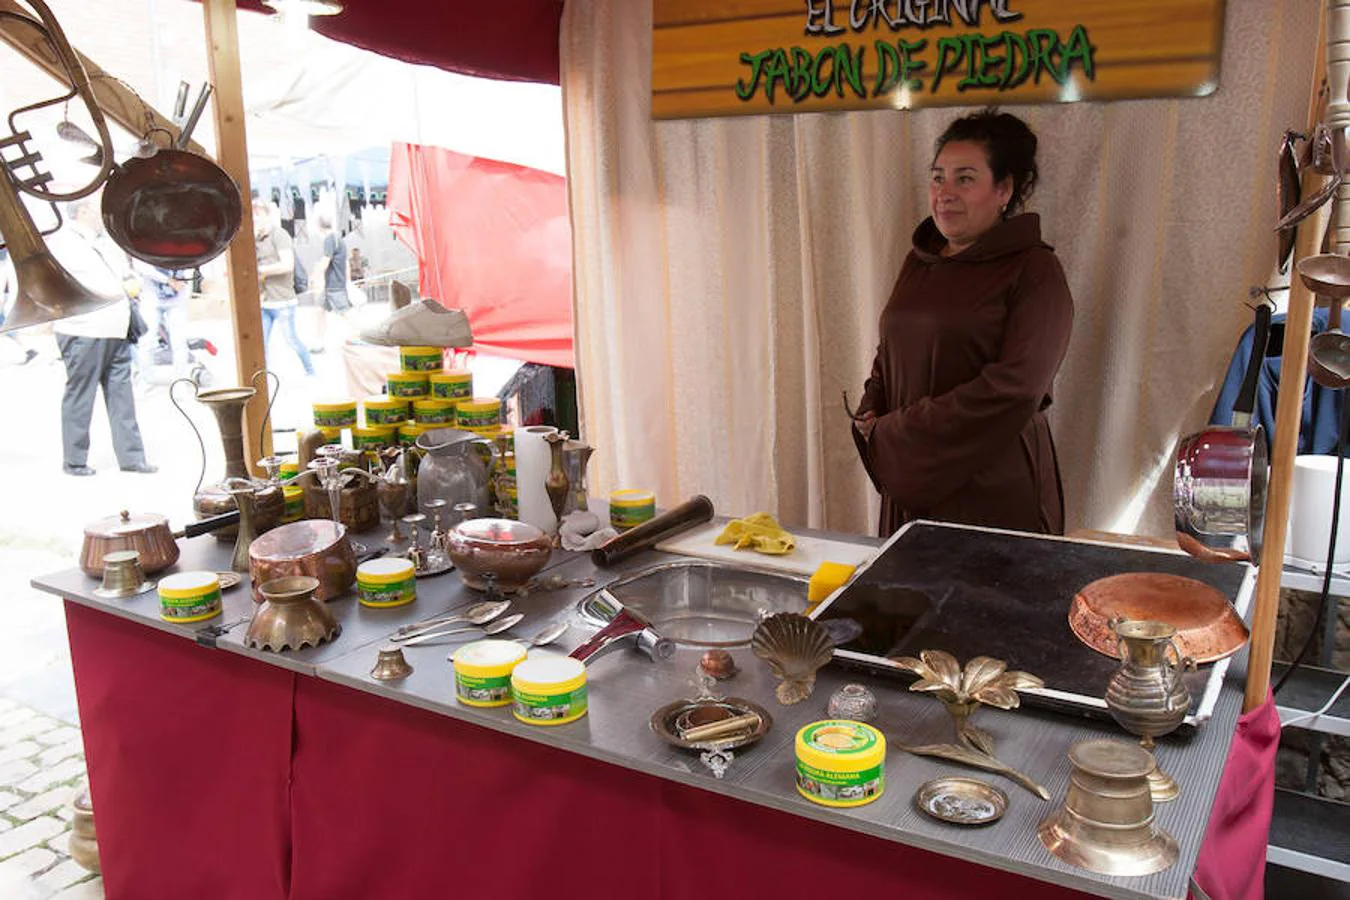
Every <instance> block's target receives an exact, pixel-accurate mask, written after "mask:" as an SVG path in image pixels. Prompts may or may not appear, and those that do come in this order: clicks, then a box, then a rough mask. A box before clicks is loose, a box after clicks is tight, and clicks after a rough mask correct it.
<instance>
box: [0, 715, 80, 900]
mask: <svg viewBox="0 0 1350 900" xmlns="http://www.w3.org/2000/svg"><path fill="white" fill-rule="evenodd" d="M84 774H85V773H84V745H83V743H82V742H81V740H80V729H79V728H78V727H77V726H75V725H72V724H70V723H68V722H62V721H61V720H59V719H55V718H52V717H51V716H46V715H43V714H42V713H39V712H36V711H34V710H32V709H29V708H28V707H26V706H21V705H20V704H18V703H16V702H15V701H13V700H10V699H7V698H0V897H6V898H9V900H48V898H60V900H101V898H102V897H103V880H102V879H101V878H99V877H98V876H97V875H95V874H94V873H92V872H90V871H88V870H87V869H85V868H83V867H82V866H80V865H79V864H78V863H76V862H75V861H74V860H73V859H71V858H70V854H69V852H68V850H67V847H68V844H69V842H70V823H71V819H72V818H73V812H72V810H71V806H70V801H71V798H72V797H73V796H74V794H75V791H76V790H77V789H78V788H79V786H80V783H81V782H82V781H83V780H84Z"/></svg>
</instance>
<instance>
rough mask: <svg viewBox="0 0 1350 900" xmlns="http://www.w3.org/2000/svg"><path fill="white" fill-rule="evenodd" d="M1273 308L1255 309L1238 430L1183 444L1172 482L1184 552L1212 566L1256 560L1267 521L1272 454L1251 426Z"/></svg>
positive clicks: (1219, 429) (1236, 412) (1211, 431)
mask: <svg viewBox="0 0 1350 900" xmlns="http://www.w3.org/2000/svg"><path fill="white" fill-rule="evenodd" d="M1270 316H1271V308H1270V305H1269V304H1268V303H1264V302H1263V303H1261V304H1259V305H1258V306H1257V308H1256V327H1255V332H1254V335H1253V342H1252V353H1251V358H1250V359H1248V361H1247V370H1246V372H1245V374H1244V377H1243V379H1242V387H1241V389H1240V390H1239V392H1238V397H1237V401H1236V402H1235V403H1234V405H1233V424H1232V425H1230V426H1217V425H1214V426H1210V427H1209V428H1206V429H1204V430H1203V431H1197V432H1195V433H1194V434H1190V435H1187V436H1186V437H1184V438H1182V440H1181V442H1180V443H1179V444H1178V445H1177V455H1176V463H1175V470H1174V474H1173V481H1172V499H1173V508H1174V513H1175V522H1176V534H1177V545H1178V546H1180V547H1181V549H1183V550H1185V551H1186V552H1187V553H1189V554H1191V555H1192V556H1195V557H1197V558H1199V559H1203V560H1207V561H1211V562H1227V561H1242V560H1248V561H1249V560H1255V559H1257V558H1259V557H1260V555H1261V539H1262V535H1263V533H1264V531H1265V521H1266V486H1267V479H1268V477H1269V449H1268V447H1267V445H1266V437H1265V434H1264V432H1263V430H1262V428H1261V426H1260V425H1257V426H1255V427H1253V426H1252V424H1251V417H1252V410H1253V408H1254V407H1255V404H1256V385H1257V382H1258V380H1259V379H1260V377H1261V367H1262V364H1263V363H1264V362H1265V350H1266V341H1267V340H1268V339H1269V336H1270Z"/></svg>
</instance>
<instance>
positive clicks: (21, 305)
mask: <svg viewBox="0 0 1350 900" xmlns="http://www.w3.org/2000/svg"><path fill="white" fill-rule="evenodd" d="M0 237H3V238H4V239H5V245H6V246H7V247H9V254H10V261H11V262H13V263H14V279H15V281H16V282H17V290H16V292H15V294H16V296H15V300H14V305H13V306H12V307H11V308H10V311H9V314H8V315H7V316H5V321H4V323H3V324H0V334H3V333H4V332H7V331H15V330H17V329H19V328H27V327H28V326H30V325H39V324H41V323H43V322H51V321H53V320H55V319H64V318H66V317H67V316H78V315H81V314H83V313H87V312H93V311H94V310H96V309H100V308H102V307H104V306H107V305H108V304H110V303H115V302H116V301H117V298H116V297H112V296H108V295H107V294H98V293H95V292H94V291H91V290H89V289H88V288H87V287H85V286H84V285H82V284H80V282H78V281H76V280H75V277H74V276H73V275H71V274H70V273H69V272H67V271H66V270H65V268H64V267H62V265H61V264H60V263H58V262H57V261H56V259H55V257H53V256H52V254H51V251H50V250H48V249H47V246H46V244H44V243H43V241H42V236H41V235H40V234H39V233H38V230H37V226H36V225H34V224H33V218H32V216H30V215H29V214H28V210H27V209H26V208H24V205H23V203H22V202H21V201H20V200H19V195H18V192H17V191H15V189H14V182H13V181H12V180H11V177H10V175H9V170H8V169H7V168H6V167H5V166H3V165H0Z"/></svg>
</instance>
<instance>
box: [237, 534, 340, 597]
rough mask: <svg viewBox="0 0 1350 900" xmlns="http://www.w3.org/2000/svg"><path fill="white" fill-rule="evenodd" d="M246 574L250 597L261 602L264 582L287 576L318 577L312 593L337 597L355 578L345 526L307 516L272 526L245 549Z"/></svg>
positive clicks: (316, 595)
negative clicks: (246, 552) (251, 594)
mask: <svg viewBox="0 0 1350 900" xmlns="http://www.w3.org/2000/svg"><path fill="white" fill-rule="evenodd" d="M248 575H249V578H250V579H252V582H253V600H254V602H255V603H262V602H263V599H264V597H263V595H262V591H261V587H262V585H263V583H264V582H267V581H271V580H272V579H273V578H282V577H285V576H287V575H308V576H310V577H312V578H317V579H318V580H319V586H318V588H317V589H316V590H315V592H314V596H315V597H317V598H318V599H320V600H325V601H327V600H336V599H337V598H338V597H341V596H342V595H343V594H345V593H347V590H348V589H349V588H350V587H351V586H352V582H353V581H355V580H356V554H355V553H353V552H352V545H351V542H350V541H348V540H347V528H346V526H345V525H340V524H338V523H337V522H333V521H331V520H328V519H309V520H305V521H302V522H291V523H290V524H289V525H282V526H280V527H278V528H273V529H272V530H271V531H269V532H267V533H266V534H264V535H261V536H260V537H258V538H257V539H255V540H254V541H253V543H252V544H250V545H249V548H248Z"/></svg>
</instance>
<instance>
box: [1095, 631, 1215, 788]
mask: <svg viewBox="0 0 1350 900" xmlns="http://www.w3.org/2000/svg"><path fill="white" fill-rule="evenodd" d="M1112 628H1113V629H1114V631H1115V632H1116V646H1117V649H1118V650H1119V651H1120V653H1121V660H1122V662H1121V666H1120V670H1119V671H1118V672H1116V674H1115V675H1113V676H1111V681H1110V683H1108V684H1107V686H1106V708H1107V709H1108V710H1110V712H1111V717H1112V718H1113V719H1115V720H1116V722H1117V723H1118V724H1119V725H1120V727H1122V728H1124V729H1125V730H1126V731H1128V732H1130V733H1131V734H1137V735H1139V736H1140V738H1141V740H1140V742H1139V743H1140V745H1141V746H1143V748H1144V749H1145V750H1147V751H1149V752H1150V753H1152V752H1153V748H1154V744H1153V739H1154V738H1155V737H1159V736H1161V735H1164V734H1169V733H1171V732H1172V731H1174V730H1175V729H1176V728H1177V726H1178V725H1180V724H1181V723H1182V721H1183V720H1184V719H1185V718H1186V712H1187V711H1188V710H1189V709H1190V706H1191V694H1190V691H1188V690H1186V684H1185V682H1183V681H1182V679H1181V675H1182V673H1183V672H1184V671H1185V670H1186V669H1188V668H1190V669H1193V668H1195V663H1194V662H1193V661H1192V660H1191V659H1190V658H1189V657H1186V656H1182V655H1181V650H1180V649H1179V648H1178V647H1177V643H1176V634H1177V630H1176V628H1175V627H1173V626H1172V625H1169V624H1168V623H1166V622H1152V621H1146V620H1141V621H1130V620H1127V619H1117V620H1116V621H1115V622H1113V623H1112ZM1169 649H1170V650H1171V651H1172V652H1173V654H1175V656H1176V662H1171V661H1169V660H1168V658H1167V651H1168V650H1169ZM1149 789H1150V791H1151V792H1152V794H1153V800H1154V802H1161V801H1164V800H1173V799H1175V798H1176V797H1177V795H1178V794H1179V793H1180V788H1178V786H1177V783H1176V781H1175V780H1174V779H1173V778H1172V776H1170V775H1168V774H1167V773H1166V772H1164V771H1162V769H1161V768H1160V767H1158V766H1157V765H1156V763H1155V765H1154V768H1153V771H1152V772H1150V773H1149Z"/></svg>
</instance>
